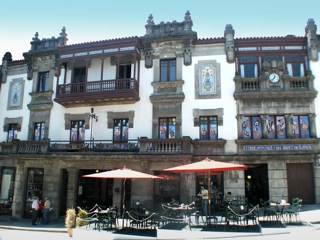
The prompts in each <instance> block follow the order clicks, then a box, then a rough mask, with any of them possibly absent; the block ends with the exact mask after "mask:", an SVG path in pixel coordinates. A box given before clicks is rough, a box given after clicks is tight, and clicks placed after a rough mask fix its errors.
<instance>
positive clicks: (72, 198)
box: [67, 168, 79, 209]
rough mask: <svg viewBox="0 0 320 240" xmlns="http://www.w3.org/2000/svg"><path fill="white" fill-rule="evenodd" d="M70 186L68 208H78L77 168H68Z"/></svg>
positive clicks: (68, 188)
mask: <svg viewBox="0 0 320 240" xmlns="http://www.w3.org/2000/svg"><path fill="white" fill-rule="evenodd" d="M67 171H68V186H67V209H69V208H76V207H77V206H76V205H77V195H78V193H77V189H78V174H79V170H78V169H76V168H68V169H67Z"/></svg>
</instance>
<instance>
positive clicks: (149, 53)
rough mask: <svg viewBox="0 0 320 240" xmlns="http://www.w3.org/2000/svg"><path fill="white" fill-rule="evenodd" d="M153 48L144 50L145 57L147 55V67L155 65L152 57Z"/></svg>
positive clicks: (145, 63)
mask: <svg viewBox="0 0 320 240" xmlns="http://www.w3.org/2000/svg"><path fill="white" fill-rule="evenodd" d="M152 53H153V51H152V49H148V50H145V51H144V57H145V62H144V65H145V67H146V68H152V67H153V57H152Z"/></svg>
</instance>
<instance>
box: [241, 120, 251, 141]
mask: <svg viewBox="0 0 320 240" xmlns="http://www.w3.org/2000/svg"><path fill="white" fill-rule="evenodd" d="M241 136H242V138H244V139H249V138H251V120H250V117H247V116H243V117H242V122H241Z"/></svg>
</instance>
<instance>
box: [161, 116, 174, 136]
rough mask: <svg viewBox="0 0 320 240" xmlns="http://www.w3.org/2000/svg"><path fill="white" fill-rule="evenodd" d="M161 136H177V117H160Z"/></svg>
mask: <svg viewBox="0 0 320 240" xmlns="http://www.w3.org/2000/svg"><path fill="white" fill-rule="evenodd" d="M159 138H160V139H172V138H176V118H160V119H159Z"/></svg>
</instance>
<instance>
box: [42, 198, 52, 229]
mask: <svg viewBox="0 0 320 240" xmlns="http://www.w3.org/2000/svg"><path fill="white" fill-rule="evenodd" d="M50 209H51V202H50V200H49V198H48V197H46V198H45V202H44V206H43V210H42V216H43V224H48V223H49V214H50Z"/></svg>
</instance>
